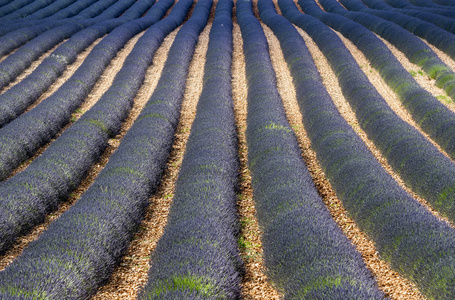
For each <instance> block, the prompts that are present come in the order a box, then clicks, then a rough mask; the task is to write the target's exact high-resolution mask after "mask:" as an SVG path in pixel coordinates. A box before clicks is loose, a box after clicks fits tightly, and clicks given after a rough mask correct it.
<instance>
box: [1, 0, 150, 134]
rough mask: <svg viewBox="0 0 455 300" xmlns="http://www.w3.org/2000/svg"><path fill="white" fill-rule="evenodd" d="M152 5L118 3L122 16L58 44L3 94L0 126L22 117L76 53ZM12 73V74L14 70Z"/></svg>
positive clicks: (103, 22) (12, 63) (100, 23)
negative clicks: (124, 5)
mask: <svg viewBox="0 0 455 300" xmlns="http://www.w3.org/2000/svg"><path fill="white" fill-rule="evenodd" d="M117 3H120V2H117ZM153 4H154V1H145V2H144V1H138V2H135V3H134V5H132V6H131V7H130V8H129V9H128V10H127V11H124V8H123V7H121V8H120V10H118V9H117V7H116V5H113V6H111V8H114V7H115V9H116V11H118V14H120V13H122V16H121V17H119V18H114V19H108V20H106V21H102V22H97V23H96V24H94V25H92V26H90V27H88V28H85V29H83V30H81V31H79V32H78V33H76V34H74V35H73V36H71V37H70V38H69V39H68V40H67V41H65V42H64V43H63V44H61V45H60V46H58V47H57V49H55V50H54V51H53V52H52V53H51V54H50V55H49V56H48V57H47V58H45V59H44V60H43V62H42V63H41V64H40V65H39V66H38V67H37V68H36V69H35V70H34V71H33V72H32V73H31V74H30V75H28V76H27V77H26V78H25V79H23V80H22V81H21V82H20V83H18V84H16V85H14V86H12V87H11V88H10V89H8V90H7V91H5V92H4V93H2V94H1V95H0V128H1V127H3V126H4V125H6V124H7V123H9V122H10V121H11V120H13V119H14V118H16V117H17V116H19V115H20V114H21V113H23V112H24V111H25V109H26V108H27V107H28V106H30V105H31V104H33V102H35V101H36V100H37V99H38V98H39V97H40V96H41V95H42V94H43V93H44V92H45V91H46V90H47V89H48V88H49V87H50V86H51V84H52V83H54V82H55V81H56V80H57V78H58V77H59V76H60V75H61V74H62V73H63V71H64V70H65V69H66V67H67V66H68V65H70V64H71V63H73V62H74V61H75V60H76V57H77V55H78V54H79V53H80V52H82V51H83V50H85V49H86V48H87V47H88V46H90V45H91V44H92V43H93V42H94V41H95V40H96V39H98V38H100V37H103V36H104V35H106V34H108V33H109V32H111V31H112V30H113V29H115V28H116V27H118V26H120V25H122V24H125V23H127V22H128V21H132V20H134V19H137V18H139V17H141V16H142V15H143V14H144V13H145V12H146V11H147V10H148V9H149V8H150V7H151V6H152V5H153ZM111 8H109V9H108V10H106V11H104V12H103V14H104V13H105V12H107V11H110V10H111ZM103 14H102V15H103ZM102 15H100V16H102ZM40 37H43V38H45V36H44V35H40V36H39V37H38V38H36V39H34V40H33V41H31V42H30V43H29V44H33V42H34V41H35V40H38V39H40ZM29 44H27V45H26V46H28V45H29ZM26 46H24V47H26ZM27 48H28V49H27V50H30V49H31V48H32V47H27ZM21 49H22V48H21ZM33 49H36V51H37V52H39V51H40V50H39V49H40V46H39V45H35V46H33ZM19 51H20V50H19ZM11 56H14V55H11ZM32 60H33V57H30V61H32ZM8 63H9V64H8V66H14V64H15V62H14V61H13V62H11V61H9V62H8ZM11 76H13V74H12V73H11Z"/></svg>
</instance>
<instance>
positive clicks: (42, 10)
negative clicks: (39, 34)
mask: <svg viewBox="0 0 455 300" xmlns="http://www.w3.org/2000/svg"><path fill="white" fill-rule="evenodd" d="M82 2H84V1H82ZM43 3H46V5H44V6H42V7H39V8H38V6H36V7H32V8H30V7H29V8H27V9H26V11H20V12H19V10H17V11H15V12H14V13H15V14H16V15H12V14H8V15H7V16H5V18H8V19H14V21H19V22H22V21H25V20H42V19H44V18H47V17H51V18H55V17H56V16H54V15H55V14H57V13H59V12H60V11H63V10H65V12H69V8H68V7H69V6H71V5H74V4H75V3H77V1H75V0H57V1H52V0H50V1H43ZM91 3H93V1H92V2H91ZM69 16H70V15H69V14H68V15H67V16H66V17H69Z"/></svg>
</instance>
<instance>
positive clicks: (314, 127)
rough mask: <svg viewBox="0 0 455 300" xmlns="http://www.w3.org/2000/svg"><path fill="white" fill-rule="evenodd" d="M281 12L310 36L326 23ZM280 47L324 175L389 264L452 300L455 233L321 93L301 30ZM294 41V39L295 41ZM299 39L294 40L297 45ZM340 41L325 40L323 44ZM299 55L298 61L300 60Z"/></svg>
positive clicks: (287, 4) (283, 0) (288, 6)
mask: <svg viewBox="0 0 455 300" xmlns="http://www.w3.org/2000/svg"><path fill="white" fill-rule="evenodd" d="M278 3H279V5H280V8H281V12H282V13H283V15H284V16H285V17H286V18H288V19H289V20H291V21H292V22H293V23H295V24H298V26H300V27H302V29H304V30H305V31H306V32H307V33H308V34H309V35H310V36H313V37H316V36H317V35H319V34H321V35H324V34H327V33H326V28H327V27H326V26H325V25H324V24H322V23H321V22H320V21H318V20H316V19H315V18H313V17H311V16H308V15H306V14H302V13H300V12H299V11H298V9H297V7H296V6H295V4H294V3H293V2H292V0H279V2H278ZM293 37H294V38H293V39H288V40H287V44H288V45H287V46H286V47H283V51H284V55H285V59H286V61H287V62H288V64H289V65H290V70H291V73H292V75H293V80H294V84H295V85H296V89H297V98H298V101H299V106H300V110H301V112H302V115H303V118H302V120H303V123H304V126H305V129H306V130H307V133H308V135H309V138H310V140H311V145H312V148H313V149H314V150H315V152H316V154H317V157H318V160H319V161H320V163H321V165H322V167H323V170H324V173H325V174H326V176H327V177H328V179H329V180H330V182H331V184H332V186H333V187H334V189H335V191H336V193H337V195H338V197H339V198H340V199H341V200H342V201H343V204H344V207H345V208H346V210H347V211H348V213H349V214H350V216H351V217H352V218H353V219H354V221H355V222H356V224H357V225H358V226H359V227H360V229H361V230H363V231H364V232H365V233H366V234H367V235H368V236H369V237H370V238H371V239H372V240H373V242H374V243H375V246H376V249H377V250H378V252H379V254H380V256H381V257H382V258H383V259H384V260H386V261H387V262H388V263H389V264H390V265H391V266H392V268H394V269H395V270H397V271H398V272H400V273H401V274H403V275H404V276H405V277H407V278H409V279H411V280H412V281H414V282H416V283H417V285H418V286H419V288H420V289H421V291H422V292H423V293H424V294H426V295H427V296H428V297H433V298H438V299H450V298H451V295H453V293H454V292H455V286H454V284H453V282H455V281H454V278H455V271H454V270H455V259H454V257H455V256H454V255H455V251H454V250H453V249H454V245H455V231H454V230H453V229H452V228H451V227H450V226H449V225H447V224H446V223H444V222H442V221H439V220H438V219H437V218H436V217H434V216H433V215H432V214H431V213H430V212H428V211H427V210H426V209H425V208H424V207H423V206H422V205H420V204H419V203H418V202H417V201H416V200H414V199H413V198H412V197H411V196H410V195H409V194H407V193H406V192H405V191H403V190H402V189H401V188H400V187H399V185H398V184H397V183H396V182H395V181H394V180H393V179H392V178H391V177H390V176H389V175H388V174H387V173H386V172H385V171H384V169H383V168H382V167H381V165H380V164H379V163H378V161H377V160H376V159H375V158H374V156H373V155H372V154H371V152H369V150H368V149H367V148H366V146H365V144H363V142H362V141H361V140H360V138H359V137H358V136H356V134H355V132H354V131H353V129H352V128H350V126H349V125H348V124H347V123H346V121H345V120H344V119H343V118H342V117H341V116H340V115H339V112H338V110H337V108H336V106H335V105H334V103H333V102H332V100H331V99H330V97H329V96H328V95H327V94H326V93H325V92H324V94H325V96H324V97H321V90H323V87H322V83H321V79H320V78H319V75H318V73H317V69H316V68H315V67H314V66H312V65H311V64H309V62H307V61H305V60H304V59H303V58H304V57H307V56H309V55H308V54H307V51H305V53H302V54H298V51H303V50H302V49H305V48H304V47H302V46H301V45H302V44H303V41H301V38H299V36H298V35H294V36H293ZM291 41H292V42H291ZM294 43H295V44H294ZM330 46H331V47H335V49H338V48H336V47H337V46H336V44H333V43H332V44H330V43H327V44H326V45H325V47H330ZM296 58H300V59H296Z"/></svg>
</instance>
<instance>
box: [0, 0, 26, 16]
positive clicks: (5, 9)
mask: <svg viewBox="0 0 455 300" xmlns="http://www.w3.org/2000/svg"><path fill="white" fill-rule="evenodd" d="M33 1H34V0H13V1H10V2H9V3H5V5H3V6H2V7H0V17H4V16H6V15H8V14H11V13H13V12H14V11H15V10H17V9H20V8H21V7H24V6H26V5H27V4H30V3H31V2H33Z"/></svg>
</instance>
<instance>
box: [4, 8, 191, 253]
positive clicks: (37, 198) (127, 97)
mask: <svg viewBox="0 0 455 300" xmlns="http://www.w3.org/2000/svg"><path fill="white" fill-rule="evenodd" d="M160 2H161V5H160V7H159V8H157V9H158V10H163V13H164V11H166V10H167V7H168V6H170V5H171V4H172V3H173V1H172V0H169V1H163V0H160ZM191 3H192V2H188V1H183V2H182V3H181V4H179V5H176V6H175V7H174V9H173V10H172V12H171V13H170V15H169V16H168V17H167V18H165V19H163V20H162V21H160V22H158V23H156V24H155V25H153V26H152V27H150V29H148V30H147V31H146V32H145V33H144V35H143V36H142V37H141V39H140V40H139V41H138V43H137V45H136V46H135V47H134V49H133V50H132V52H131V53H130V55H129V56H128V57H127V58H126V60H125V63H124V66H123V67H122V69H121V70H120V71H119V73H118V74H117V75H116V77H115V78H114V82H113V83H112V85H111V87H110V88H109V89H108V91H107V92H106V93H105V94H103V96H102V97H101V99H100V100H99V101H98V102H97V103H96V104H95V105H94V106H93V107H92V108H91V109H90V110H89V111H88V112H86V113H85V114H84V115H83V116H82V117H81V118H80V119H79V120H78V121H77V122H75V123H74V124H73V126H71V127H70V128H69V129H68V130H66V131H65V132H64V133H63V134H62V135H61V136H60V137H59V138H57V139H56V140H55V141H54V142H53V143H52V144H51V145H50V146H49V148H48V149H47V150H46V151H44V153H43V154H41V155H40V156H39V157H38V158H37V159H35V160H34V161H33V162H32V163H31V164H30V165H29V167H28V168H27V169H26V170H24V171H23V172H21V173H19V174H17V175H16V176H14V177H12V178H11V179H9V180H7V181H5V182H3V183H2V184H0V190H3V191H4V192H0V203H2V204H1V205H2V206H3V208H4V209H2V211H1V212H0V236H1V237H2V241H1V242H0V252H4V251H5V250H6V249H7V248H8V247H9V246H10V245H11V243H13V241H14V240H15V239H16V238H17V236H18V235H20V234H21V233H23V232H25V231H27V230H28V229H29V228H31V227H32V226H34V225H36V224H38V223H39V222H42V220H43V218H44V216H45V215H46V214H48V213H49V212H51V211H52V210H54V209H55V208H56V207H57V205H58V203H59V202H60V201H62V200H63V199H65V198H66V197H68V194H69V193H70V192H71V191H72V190H73V189H74V188H75V187H76V186H77V185H78V184H79V182H80V181H81V180H82V179H83V177H84V175H85V173H86V172H87V170H88V169H89V167H90V166H91V165H92V164H93V163H94V162H95V161H96V159H97V158H98V157H99V155H100V153H101V152H102V151H103V149H104V148H105V147H106V146H107V141H108V138H109V137H111V136H112V135H115V134H116V133H117V132H118V131H119V129H120V125H121V122H122V120H123V119H124V118H125V117H126V115H127V113H128V110H129V109H130V107H131V105H132V101H133V99H134V96H135V95H136V93H137V91H138V89H139V87H140V85H141V84H142V82H143V79H144V76H145V71H146V69H147V67H148V66H149V65H150V63H151V62H152V59H153V54H154V52H155V51H156V49H157V48H158V47H159V45H160V44H161V42H162V40H163V39H164V38H165V36H166V35H167V34H168V33H169V32H171V31H172V30H173V29H175V28H176V27H177V26H178V25H179V24H181V22H183V20H184V17H185V15H186V13H187V11H188V9H189V6H190V5H191ZM163 8H164V9H163ZM152 9H154V8H152ZM51 113H52V112H51Z"/></svg>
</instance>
